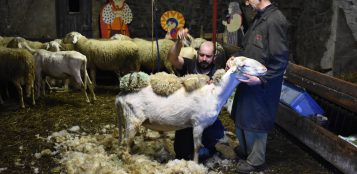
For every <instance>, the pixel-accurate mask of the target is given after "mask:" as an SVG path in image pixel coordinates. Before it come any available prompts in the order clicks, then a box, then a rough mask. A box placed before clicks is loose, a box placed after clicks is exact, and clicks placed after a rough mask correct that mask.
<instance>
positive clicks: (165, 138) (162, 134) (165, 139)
mask: <svg viewBox="0 0 357 174" xmlns="http://www.w3.org/2000/svg"><path fill="white" fill-rule="evenodd" d="M159 133H160V136H161V137H162V141H163V143H164V148H165V149H166V151H167V152H170V148H169V143H168V141H167V136H166V133H165V132H162V131H159Z"/></svg>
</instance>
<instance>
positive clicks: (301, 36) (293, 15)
mask: <svg viewBox="0 0 357 174" xmlns="http://www.w3.org/2000/svg"><path fill="white" fill-rule="evenodd" d="M236 1H238V2H242V0H236ZM90 2H91V3H92V37H94V38H97V37H99V36H100V35H99V33H100V32H99V12H100V10H101V7H103V5H104V4H105V3H106V2H107V0H91V1H90ZM229 2H231V0H220V1H217V33H222V32H223V31H224V27H223V25H222V23H221V21H222V20H223V19H224V18H225V15H226V14H227V8H228V7H227V6H228V3H229ZM273 2H274V3H275V4H276V5H277V6H278V7H279V8H280V9H281V10H282V12H283V13H284V14H285V16H286V17H287V19H288V21H289V22H290V28H289V42H290V45H289V47H290V60H291V61H293V62H295V63H297V64H300V65H303V66H306V67H308V68H311V69H314V70H318V71H321V72H331V74H339V73H343V72H349V71H355V70H356V69H357V68H356V67H357V66H356V63H355V62H356V61H355V57H356V55H357V50H356V49H357V43H356V41H357V2H356V0H314V1H310V0H294V1H285V0H273ZM126 3H127V4H128V5H129V7H130V8H131V10H132V12H133V15H134V19H133V21H132V23H131V24H130V25H129V30H130V33H131V36H132V37H142V38H151V36H152V18H153V17H156V18H157V19H159V18H160V16H161V15H162V14H163V13H164V12H165V11H168V10H177V11H179V12H181V13H182V14H183V15H184V17H185V20H186V24H185V26H186V27H187V28H189V29H190V31H191V34H192V35H193V36H195V37H199V36H200V34H201V33H211V32H212V10H213V7H212V3H213V0H195V1H192V0H180V1H178V0H173V1H167V0H164V1H161V0H156V5H155V10H154V16H153V15H152V9H151V1H148V0H126ZM0 16H1V17H0V36H22V37H25V38H33V39H38V40H40V39H42V40H50V39H55V38H57V32H56V25H57V24H56V0H27V1H25V0H2V1H0ZM157 21H158V22H157V23H156V29H157V33H158V37H159V38H163V37H164V36H165V31H164V30H163V29H162V28H161V26H160V24H159V20H157Z"/></svg>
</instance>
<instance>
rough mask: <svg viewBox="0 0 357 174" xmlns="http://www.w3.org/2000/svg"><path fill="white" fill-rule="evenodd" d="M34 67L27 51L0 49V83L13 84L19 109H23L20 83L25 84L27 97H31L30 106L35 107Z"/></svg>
mask: <svg viewBox="0 0 357 174" xmlns="http://www.w3.org/2000/svg"><path fill="white" fill-rule="evenodd" d="M34 66H35V63H34V60H33V58H32V55H31V53H29V52H28V51H26V50H24V49H18V48H17V49H14V48H5V47H0V81H3V82H7V81H11V82H12V83H14V85H15V87H16V89H17V92H18V94H19V99H20V107H21V108H25V104H24V99H23V90H22V87H21V85H22V83H25V86H26V94H27V97H31V99H32V104H33V105H35V97H34V79H35V67H34Z"/></svg>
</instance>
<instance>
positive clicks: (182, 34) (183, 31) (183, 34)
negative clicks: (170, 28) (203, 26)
mask: <svg viewBox="0 0 357 174" xmlns="http://www.w3.org/2000/svg"><path fill="white" fill-rule="evenodd" d="M187 35H188V29H187V28H184V29H181V30H179V31H178V32H177V39H178V40H183V39H184V38H185V37H186V36H187Z"/></svg>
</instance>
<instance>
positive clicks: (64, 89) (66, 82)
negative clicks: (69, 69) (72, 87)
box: [63, 79, 69, 92]
mask: <svg viewBox="0 0 357 174" xmlns="http://www.w3.org/2000/svg"><path fill="white" fill-rule="evenodd" d="M68 84H69V79H64V84H63V91H64V92H68V91H69V88H68Z"/></svg>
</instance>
